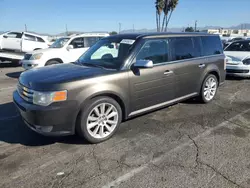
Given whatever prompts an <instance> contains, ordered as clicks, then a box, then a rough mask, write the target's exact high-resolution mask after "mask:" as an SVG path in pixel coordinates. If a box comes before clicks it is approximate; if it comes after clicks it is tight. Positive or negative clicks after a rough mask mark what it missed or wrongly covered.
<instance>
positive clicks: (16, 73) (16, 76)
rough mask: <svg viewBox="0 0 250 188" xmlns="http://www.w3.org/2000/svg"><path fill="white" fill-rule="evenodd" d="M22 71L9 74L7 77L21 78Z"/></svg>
mask: <svg viewBox="0 0 250 188" xmlns="http://www.w3.org/2000/svg"><path fill="white" fill-rule="evenodd" d="M21 73H22V71H18V72H11V73H7V74H6V76H8V77H10V78H19V76H20V74H21Z"/></svg>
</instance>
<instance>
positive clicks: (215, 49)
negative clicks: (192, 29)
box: [201, 36, 223, 56]
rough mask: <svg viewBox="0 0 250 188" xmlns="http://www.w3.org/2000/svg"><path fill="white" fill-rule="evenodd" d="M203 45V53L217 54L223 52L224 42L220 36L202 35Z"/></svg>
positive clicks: (208, 54)
mask: <svg viewBox="0 0 250 188" xmlns="http://www.w3.org/2000/svg"><path fill="white" fill-rule="evenodd" d="M201 40H202V45H203V55H204V56H210V55H217V54H222V53H223V48H222V42H221V40H220V37H219V36H206V37H205V36H204V37H201Z"/></svg>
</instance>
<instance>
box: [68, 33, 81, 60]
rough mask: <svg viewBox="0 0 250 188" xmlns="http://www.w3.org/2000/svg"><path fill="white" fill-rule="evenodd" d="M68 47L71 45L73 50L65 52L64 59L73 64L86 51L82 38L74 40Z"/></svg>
mask: <svg viewBox="0 0 250 188" xmlns="http://www.w3.org/2000/svg"><path fill="white" fill-rule="evenodd" d="M69 45H72V46H73V49H70V50H67V51H66V54H67V57H66V59H67V61H68V62H75V61H76V60H77V59H78V58H79V57H80V56H81V55H82V54H83V53H84V52H85V51H86V49H85V47H84V38H83V37H78V38H75V39H73V40H72V41H71V42H70V43H69ZM66 54H65V55H66Z"/></svg>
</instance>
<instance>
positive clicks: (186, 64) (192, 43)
mask: <svg viewBox="0 0 250 188" xmlns="http://www.w3.org/2000/svg"><path fill="white" fill-rule="evenodd" d="M169 40H170V46H171V60H172V61H173V62H174V64H175V72H174V73H175V76H176V98H179V97H185V96H189V95H192V94H195V93H197V92H198V91H199V87H200V83H199V82H200V77H201V75H202V69H204V68H205V66H206V65H205V63H206V60H205V58H201V39H200V37H190V36H187V37H186V36H184V37H171V38H170V39H169Z"/></svg>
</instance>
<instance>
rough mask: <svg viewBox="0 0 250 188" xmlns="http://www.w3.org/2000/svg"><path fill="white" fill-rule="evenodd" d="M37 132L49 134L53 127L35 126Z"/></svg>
mask: <svg viewBox="0 0 250 188" xmlns="http://www.w3.org/2000/svg"><path fill="white" fill-rule="evenodd" d="M35 127H36V129H37V130H39V131H41V132H45V133H49V132H51V131H52V129H53V126H35Z"/></svg>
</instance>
